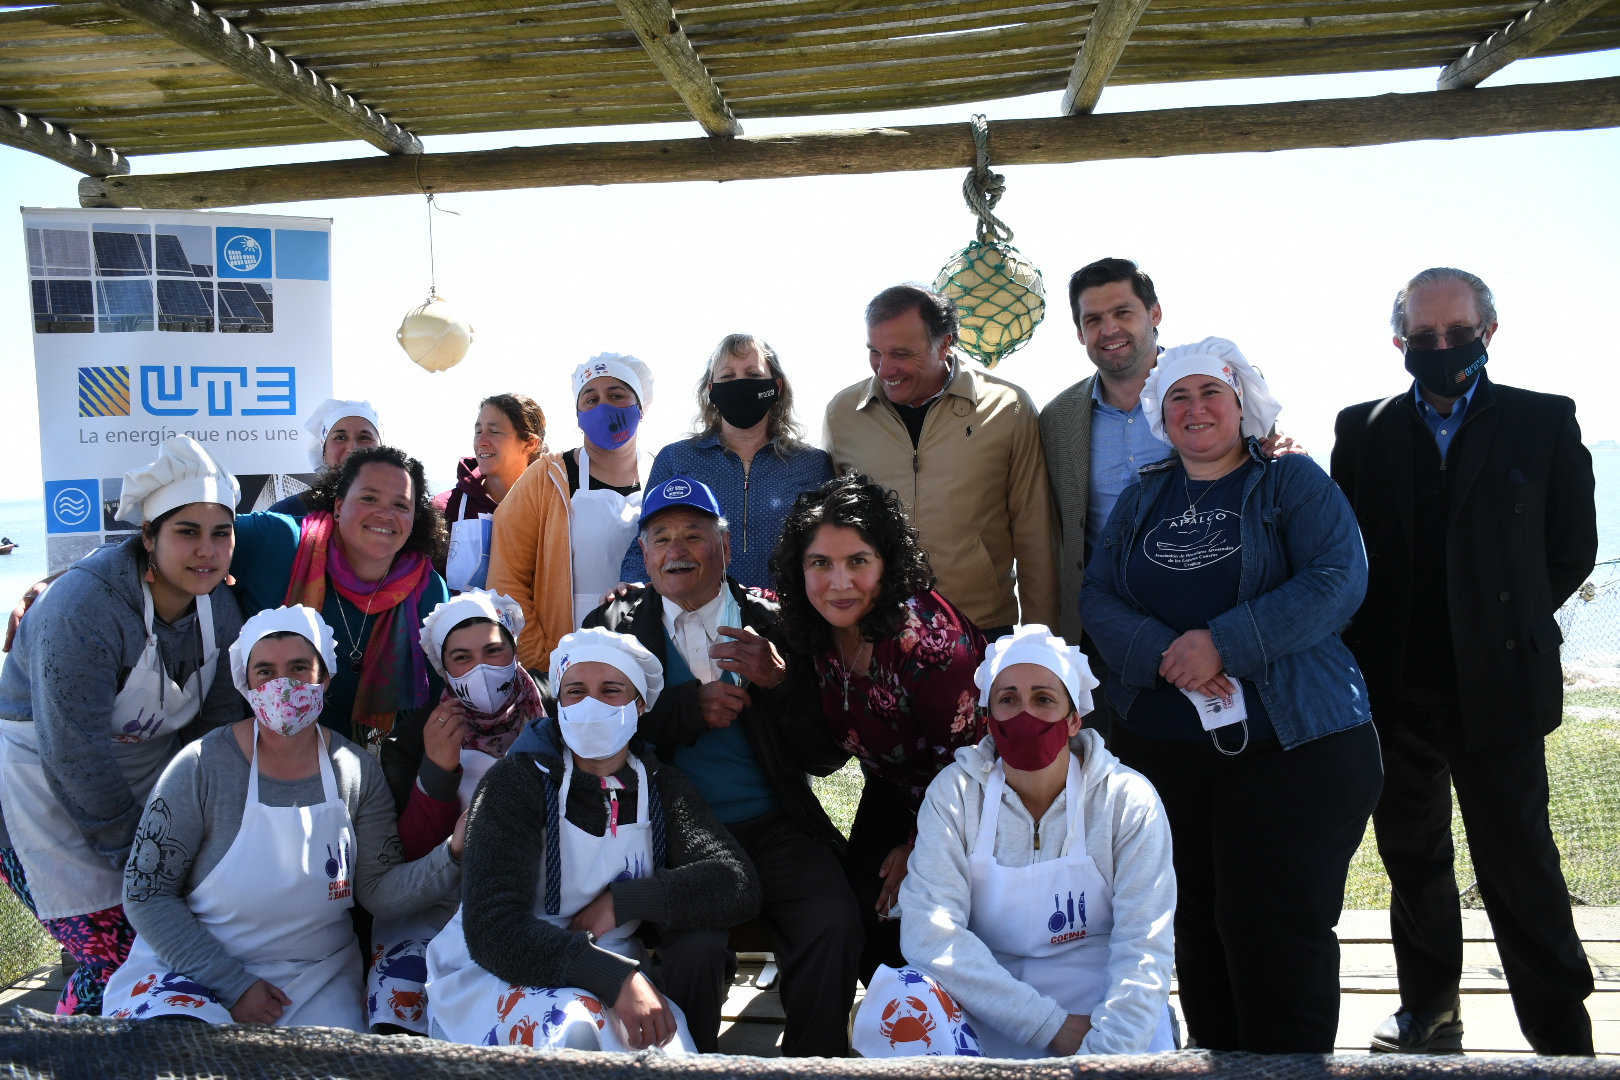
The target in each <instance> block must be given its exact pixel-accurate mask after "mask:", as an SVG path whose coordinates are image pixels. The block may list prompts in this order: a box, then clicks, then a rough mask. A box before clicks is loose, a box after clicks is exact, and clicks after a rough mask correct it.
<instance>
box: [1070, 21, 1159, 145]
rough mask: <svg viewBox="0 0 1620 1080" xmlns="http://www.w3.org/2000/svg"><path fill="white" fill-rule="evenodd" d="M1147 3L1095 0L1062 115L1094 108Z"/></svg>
mask: <svg viewBox="0 0 1620 1080" xmlns="http://www.w3.org/2000/svg"><path fill="white" fill-rule="evenodd" d="M1148 3H1149V0H1097V6H1096V8H1094V9H1093V10H1092V13H1091V26H1090V27H1088V28H1087V30H1086V40H1085V42H1084V43H1083V44H1082V45H1081V46H1080V52H1079V54H1078V55H1077V56H1075V58H1074V67H1072V68H1070V69H1069V85H1068V87H1067V88H1066V89H1065V90H1064V91H1063V108H1062V113H1063V115H1064V116H1078V115H1081V114H1084V113H1089V112H1090V111H1091V110H1092V109H1095V108H1096V107H1097V102H1098V100H1099V99H1101V97H1102V92H1103V87H1104V86H1106V85H1108V77H1109V76H1110V75H1112V74H1113V73H1114V66H1115V65H1116V64H1118V63H1119V58H1120V57H1121V56H1123V55H1124V53H1125V46H1126V44H1127V43H1129V42H1130V40H1131V34H1132V33H1134V32H1135V30H1136V24H1137V23H1138V22H1139V21H1140V20H1141V18H1142V12H1144V11H1146V10H1147V6H1148Z"/></svg>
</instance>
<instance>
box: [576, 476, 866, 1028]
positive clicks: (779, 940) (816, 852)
mask: <svg viewBox="0 0 1620 1080" xmlns="http://www.w3.org/2000/svg"><path fill="white" fill-rule="evenodd" d="M640 544H641V550H642V554H643V556H644V557H645V559H646V565H647V576H648V577H649V579H650V580H651V585H650V587H649V588H645V589H638V590H634V591H631V592H629V593H628V594H627V595H624V596H619V597H615V598H613V599H611V600H610V601H609V602H608V603H606V604H604V605H603V606H602V607H599V608H597V609H596V610H595V611H594V612H592V613H591V614H590V615H588V616H586V618H585V622H584V625H585V626H604V627H606V628H607V629H609V630H612V631H614V632H616V633H621V634H633V635H634V636H635V637H636V639H637V640H638V641H640V642H641V643H642V644H643V645H645V646H646V647H647V648H648V649H649V650H651V651H652V653H653V655H655V656H657V657H658V659H659V661H660V662H662V663H663V665H664V685H665V690H664V693H663V694H662V695H661V696H660V697H659V698H658V701H657V703H656V704H655V705H654V706H653V707H652V708H650V709H648V710H647V712H646V713H645V714H643V716H642V718H641V724H640V732H641V735H642V737H643V738H644V739H646V740H647V741H648V742H650V743H653V744H655V745H656V747H657V753H658V756H659V758H660V759H661V760H663V761H668V762H672V763H673V764H674V765H675V767H676V768H677V769H679V770H681V772H683V773H685V774H686V776H687V777H688V778H689V779H690V780H691V781H692V783H693V785H694V786H696V788H697V789H698V791H699V792H700V793H701V794H702V795H703V797H704V798H705V799H706V800H708V803H709V805H710V806H712V807H713V808H714V812H715V816H716V817H718V818H719V819H720V821H721V823H722V824H724V825H725V826H726V828H727V829H729V830H730V832H731V834H732V835H733V836H735V837H736V838H737V840H738V842H739V843H741V845H742V847H743V849H744V850H745V851H747V852H748V856H749V858H750V859H752V860H753V862H754V865H755V867H756V868H757V869H758V871H759V878H760V883H761V884H762V885H763V886H764V893H765V903H764V912H763V914H764V916H765V920H766V922H767V923H768V924H769V926H770V931H771V937H772V941H773V943H774V945H775V949H776V960H777V964H778V965H779V966H780V968H781V971H782V991H781V992H782V1005H783V1009H784V1010H785V1012H786V1013H787V1022H786V1027H785V1031H784V1032H783V1036H782V1052H783V1053H784V1054H785V1055H788V1056H801V1057H810V1056H815V1057H842V1056H844V1055H845V1054H847V1053H848V1050H849V1040H848V1033H847V1025H848V1021H849V1010H850V1006H851V1004H853V1002H854V999H855V980H856V974H857V969H858V965H859V960H860V952H861V944H862V941H863V934H862V929H861V916H860V909H859V907H858V905H857V904H856V902H855V896H854V894H853V893H851V892H850V888H849V884H848V882H847V880H846V879H845V877H844V870H843V866H842V858H843V849H844V839H843V837H842V836H840V835H839V833H838V830H837V829H836V828H834V827H833V824H832V822H831V821H830V820H828V818H827V814H826V811H824V810H823V809H822V808H821V804H820V803H819V802H817V801H816V796H815V793H814V792H813V791H812V790H811V789H810V784H809V781H808V779H807V778H806V774H807V773H808V774H813V775H817V776H825V775H827V774H829V773H831V772H834V771H835V770H837V769H838V768H839V766H841V765H842V764H843V763H844V760H845V757H846V755H845V754H844V752H843V750H842V749H840V748H839V747H838V746H837V745H836V744H835V743H834V742H833V741H832V738H831V736H830V735H829V734H828V733H827V726H826V723H825V722H824V721H823V720H822V717H821V697H820V694H819V693H818V691H817V689H816V683H815V671H814V669H813V667H812V666H811V664H810V663H809V662H808V661H806V660H803V659H802V658H800V657H797V656H794V655H792V654H790V652H789V650H788V646H787V641H786V637H785V635H784V634H783V632H782V630H781V626H780V623H779V618H778V607H777V604H776V601H775V600H774V599H771V598H768V597H767V595H766V594H764V593H762V592H760V591H759V590H757V589H744V588H743V587H742V586H741V585H739V584H738V583H737V582H736V581H735V580H733V579H732V578H731V577H730V576H729V575H728V574H727V573H726V566H727V564H728V563H729V561H730V558H731V541H730V532H729V529H728V527H727V524H726V520H725V517H724V516H723V514H722V512H721V508H720V502H719V500H718V499H717V498H716V497H715V494H714V492H713V491H711V490H710V489H709V487H708V485H706V484H703V483H701V482H700V481H697V480H694V479H692V478H691V477H687V476H674V477H671V478H669V479H668V480H665V481H664V482H663V483H662V484H659V485H657V486H656V487H654V488H653V489H652V490H650V491H648V492H647V494H646V497H645V499H644V500H643V502H642V507H641V535H640ZM713 976H714V977H719V978H724V980H725V982H726V983H729V982H730V974H729V973H727V972H724V971H719V972H714V973H713ZM693 977H697V976H696V974H695V973H694V975H693ZM721 996H722V997H723V996H724V995H723V993H722V995H721ZM688 1020H689V1021H690V1023H691V1025H692V1029H693V1032H694V1037H695V1035H696V1032H697V1030H698V1027H699V1023H700V1020H699V1018H697V1017H691V1016H689V1017H688ZM708 1022H712V1023H713V1024H714V1025H715V1026H716V1027H718V1022H719V1016H718V1015H716V1016H715V1017H713V1018H712V1021H706V1022H705V1026H707V1023H708Z"/></svg>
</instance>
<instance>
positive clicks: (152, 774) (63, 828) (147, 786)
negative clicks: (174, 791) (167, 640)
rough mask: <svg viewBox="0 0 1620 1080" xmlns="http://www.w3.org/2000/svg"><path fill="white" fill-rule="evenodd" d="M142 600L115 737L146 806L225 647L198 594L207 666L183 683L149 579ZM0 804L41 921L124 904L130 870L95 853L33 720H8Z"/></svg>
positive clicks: (111, 730)
mask: <svg viewBox="0 0 1620 1080" xmlns="http://www.w3.org/2000/svg"><path fill="white" fill-rule="evenodd" d="M141 599H142V602H143V618H144V620H145V623H146V648H145V650H144V651H142V653H141V658H140V659H139V660H138V661H136V663H135V667H134V669H133V670H131V671H130V673H129V677H128V678H127V679H125V680H124V688H123V689H122V690H120V691H119V692H118V696H117V697H116V698H114V699H113V707H112V713H111V715H110V716H109V717H108V731H107V735H108V738H109V739H110V740H111V741H112V752H113V756H114V757H116V758H117V759H118V765H119V768H120V770H121V771H122V772H123V774H124V781H125V782H126V783H127V784H129V792H130V795H131V796H133V797H134V799H135V803H136V805H137V806H140V807H142V808H143V809H144V808H145V806H146V799H147V796H149V795H151V793H152V787H153V785H155V784H156V783H157V780H158V777H159V776H160V775H162V773H163V767H164V766H165V765H167V764H168V763H169V758H170V757H172V756H173V753H174V740H173V739H168V738H163V736H166V735H170V734H172V733H173V732H176V731H178V730H180V729H181V728H183V727H185V726H186V725H187V724H189V723H191V721H192V720H194V719H196V717H197V714H198V712H199V711H201V709H202V702H203V698H205V697H206V696H207V695H208V690H209V688H210V687H212V686H213V685H214V671H215V669H216V668H217V667H218V661H219V647H218V645H217V644H216V643H215V640H214V609H213V605H212V603H211V601H210V599H209V597H207V596H199V597H197V631H198V633H200V634H201V635H202V646H203V663H202V667H201V668H199V669H198V670H197V671H196V672H194V673H193V674H192V676H191V678H189V679H187V680H186V685H185V686H184V687H181V686H178V685H176V683H175V681H174V680H173V679H171V678H169V673H168V672H167V671H165V670H164V668H163V651H162V649H161V648H160V647H159V646H158V640H157V635H156V634H155V633H154V632H153V630H152V621H153V618H154V614H153V609H152V589H151V586H149V585H147V584H146V583H145V582H142V583H141ZM0 807H3V808H4V812H5V816H6V831H7V832H8V833H10V835H11V843H12V846H13V847H15V848H16V850H17V857H18V858H20V859H21V860H22V864H23V872H24V873H25V874H26V875H27V876H28V888H29V891H30V892H31V893H32V894H33V897H34V906H35V907H36V908H37V909H38V911H39V917H40V918H41V919H61V918H66V917H67V916H69V915H84V914H86V913H88V912H92V911H104V910H106V909H107V908H113V907H118V906H119V905H120V904H122V903H123V902H124V868H123V867H122V866H118V867H114V866H113V865H112V863H111V862H110V861H108V860H107V859H106V858H104V857H103V856H101V855H98V854H96V853H95V852H94V851H92V850H91V849H90V845H89V844H88V843H86V842H85V839H84V834H83V833H81V832H80V831H79V828H78V826H77V825H75V824H73V820H72V819H71V818H69V817H68V814H67V811H66V810H64V809H63V808H62V804H61V803H59V802H57V800H56V795H55V794H54V793H52V791H51V789H50V785H49V784H48V783H47V782H46V780H45V771H44V769H43V768H41V766H40V762H39V735H38V728H36V727H35V722H34V721H32V720H5V721H0Z"/></svg>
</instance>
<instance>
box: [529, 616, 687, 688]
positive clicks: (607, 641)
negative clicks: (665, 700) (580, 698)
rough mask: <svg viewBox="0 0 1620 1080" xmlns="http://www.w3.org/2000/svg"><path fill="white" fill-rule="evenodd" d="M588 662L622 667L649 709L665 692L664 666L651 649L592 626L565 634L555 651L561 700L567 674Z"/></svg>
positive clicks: (553, 664) (555, 675)
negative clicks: (563, 683) (564, 677)
mask: <svg viewBox="0 0 1620 1080" xmlns="http://www.w3.org/2000/svg"><path fill="white" fill-rule="evenodd" d="M587 660H594V661H596V662H597V663H600V664H611V665H612V666H613V667H616V668H618V669H619V670H620V671H621V672H623V673H624V677H625V678H627V679H629V680H630V681H631V682H633V683H635V684H636V689H637V690H640V691H641V698H642V700H643V701H645V702H646V703H647V708H649V709H650V708H652V707H653V704H654V703H655V702H656V701H657V700H658V695H659V693H660V692H661V691H662V690H663V689H664V665H663V664H660V663H659V662H658V657H656V656H654V655H653V654H652V653H651V652H650V651H649V650H648V649H647V646H645V645H643V644H642V643H641V642H639V641H637V640H636V639H635V638H633V637H631V636H630V635H629V634H615V633H614V632H613V631H611V630H605V629H603V628H602V627H600V626H592V627H589V628H587V629H584V630H575V631H574V632H573V633H572V634H568V635H565V636H564V637H563V639H562V640H561V641H559V642H557V647H556V648H555V649H553V650H551V692H552V693H553V694H556V695H557V696H558V697H561V696H562V676H563V672H565V671H567V670H568V669H569V668H570V667H573V666H574V665H575V664H583V663H585V662H586V661H587Z"/></svg>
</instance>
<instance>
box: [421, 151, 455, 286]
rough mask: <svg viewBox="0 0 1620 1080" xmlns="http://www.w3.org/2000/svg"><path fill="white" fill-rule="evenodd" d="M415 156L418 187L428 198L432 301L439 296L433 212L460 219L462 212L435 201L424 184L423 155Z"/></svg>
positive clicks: (429, 282) (429, 279)
mask: <svg viewBox="0 0 1620 1080" xmlns="http://www.w3.org/2000/svg"><path fill="white" fill-rule="evenodd" d="M414 156H415V158H416V186H417V187H419V188H421V189H422V194H423V195H424V196H426V198H427V219H428V222H427V225H428V299H429V300H432V299H434V298H435V297H437V296H438V295H439V271H438V263H437V260H436V258H435V256H434V252H433V211H435V210H437V211H439V212H440V213H441V214H454V215H455V216H456V217H460V216H461V212H460V211H459V210H446V209H445V208H444V207H442V206H440V205H439V204H438V203H437V202H435V201H434V199H433V192H431V191H429V190H428V189H427V185H426V184H424V183H422V155H421V154H420V153H418V154H416V155H414Z"/></svg>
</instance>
